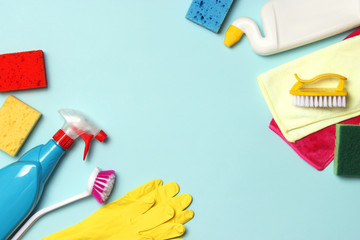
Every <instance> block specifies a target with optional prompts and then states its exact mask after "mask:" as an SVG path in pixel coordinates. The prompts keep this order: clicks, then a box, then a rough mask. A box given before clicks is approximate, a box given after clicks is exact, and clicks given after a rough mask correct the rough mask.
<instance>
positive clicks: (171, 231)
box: [144, 223, 185, 239]
mask: <svg viewBox="0 0 360 240" xmlns="http://www.w3.org/2000/svg"><path fill="white" fill-rule="evenodd" d="M184 233H185V227H184V225H182V224H180V223H164V224H161V225H159V226H157V227H156V228H153V229H150V230H149V231H146V232H145V233H144V234H146V235H147V236H151V237H152V238H153V239H171V238H176V237H180V236H181V235H183V234H184Z"/></svg>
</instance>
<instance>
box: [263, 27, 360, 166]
mask: <svg viewBox="0 0 360 240" xmlns="http://www.w3.org/2000/svg"><path fill="white" fill-rule="evenodd" d="M359 34H360V29H359V30H356V31H355V32H353V33H352V34H350V35H349V36H348V37H347V38H345V39H348V38H352V37H355V38H353V39H348V40H346V41H343V42H340V43H337V44H334V45H332V46H330V47H327V48H325V49H322V50H320V51H317V52H315V53H312V54H309V55H307V56H304V57H302V58H299V59H297V60H294V61H292V62H289V63H287V64H284V65H282V66H280V67H278V68H275V69H273V70H271V71H269V72H266V73H264V74H262V75H260V76H259V77H258V82H259V85H260V88H261V91H262V93H263V95H264V97H265V100H266V102H267V104H268V106H269V108H270V111H271V113H272V114H273V116H274V119H275V120H274V119H273V120H272V121H271V123H270V129H272V130H273V131H274V132H275V133H277V134H278V135H279V136H280V137H282V138H283V139H284V140H285V142H287V143H288V144H289V145H290V146H291V147H292V148H293V149H294V150H295V151H296V152H297V153H298V154H299V156H300V157H302V158H303V159H304V160H305V161H306V162H308V163H309V164H311V165H312V166H314V167H315V168H316V169H317V170H323V169H324V168H325V167H326V166H327V165H328V164H329V163H330V162H331V160H332V158H333V156H334V146H335V124H336V123H338V122H340V121H341V123H343V124H359V122H360V117H358V115H360V94H359V93H358V92H357V91H356V89H357V88H358V87H359V86H360V81H359V79H358V75H360V74H359V72H357V69H356V62H357V60H359V57H360V56H359V53H360V45H359V43H360V37H356V36H357V35H359ZM356 55H357V56H356ZM295 73H297V74H298V75H299V76H301V77H303V78H312V77H313V76H316V75H319V74H321V73H338V74H343V75H344V76H346V77H347V78H348V80H349V81H347V83H346V88H347V89H348V91H349V98H348V107H347V108H345V109H343V108H338V109H336V108H301V107H294V106H292V104H291V95H290V94H289V89H290V88H291V87H292V85H293V84H294V83H295V82H296V79H295V78H294V74H295ZM351 80H352V81H351ZM350 81H351V82H350Z"/></svg>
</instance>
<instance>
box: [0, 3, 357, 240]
mask: <svg viewBox="0 0 360 240" xmlns="http://www.w3.org/2000/svg"><path fill="white" fill-rule="evenodd" d="M264 3H265V0H260V1H253V0H238V1H235V2H234V4H233V6H232V8H231V11H230V12H229V15H228V16H227V18H226V20H225V23H224V28H223V29H222V30H221V31H220V33H219V34H218V35H216V34H213V33H212V32H209V31H207V30H206V29H204V28H202V27H200V26H198V25H196V24H192V23H191V22H189V21H188V20H186V19H185V18H184V16H185V14H186V12H187V10H188V8H189V6H190V4H191V0H186V1H160V0H154V1H148V0H146V1H145V0H140V1H114V0H109V1H92V0H90V1H89V0H87V1H84V0H78V1H58V0H54V1H45V0H33V1H18V0H13V1H4V0H1V1H0V11H1V14H0V21H1V22H2V24H1V25H0V32H1V38H0V53H8V52H17V51H25V50H33V49H42V50H43V51H44V52H45V58H46V70H47V77H48V81H49V87H48V88H47V89H39V90H28V91H18V92H14V93H13V94H14V95H15V96H16V97H18V98H19V99H21V100H23V101H24V102H26V103H28V104H29V105H31V106H33V107H35V108H36V109H38V110H39V111H40V112H42V113H43V117H42V118H41V119H40V121H39V123H38V125H37V126H36V128H35V129H34V131H33V132H32V134H31V135H30V137H29V139H28V140H27V141H26V143H25V145H24V146H23V148H22V149H21V150H20V152H19V154H18V156H21V154H23V153H25V152H26V151H27V150H29V149H31V148H32V147H34V146H36V145H38V144H41V143H45V142H46V141H48V139H49V137H51V136H52V135H53V134H54V133H55V132H56V131H57V130H58V129H59V128H60V127H61V126H62V124H63V121H62V118H61V117H60V115H59V114H58V113H57V110H58V109H60V108H66V107H68V108H74V109H78V110H80V111H82V112H84V113H87V115H89V116H90V117H91V118H92V119H94V121H96V122H97V123H98V125H100V126H101V127H102V128H103V130H104V131H105V132H106V133H108V135H109V139H108V141H107V142H105V143H104V144H102V143H99V142H94V143H93V148H92V149H91V151H90V153H89V156H88V159H87V160H86V161H85V162H83V160H82V156H83V148H84V143H83V142H79V141H77V142H76V143H75V144H74V145H73V146H72V149H71V150H70V151H69V152H68V153H67V154H66V155H65V156H64V157H63V158H62V160H61V161H60V163H59V164H58V166H57V169H55V172H54V174H53V176H52V178H51V179H50V180H49V182H48V185H47V186H46V187H45V190H44V193H43V198H42V199H41V201H40V203H39V208H42V207H45V206H48V205H49V204H52V203H55V202H57V201H59V200H62V199H64V198H66V197H69V196H72V195H75V194H77V193H80V192H82V191H84V190H85V189H86V185H87V179H88V177H89V175H90V173H91V171H92V170H93V168H94V167H95V166H99V167H101V168H102V169H115V170H116V171H117V176H118V181H117V184H116V188H115V191H114V192H113V194H112V196H111V198H110V200H115V199H117V198H119V197H121V196H123V195H124V194H125V193H127V192H128V191H130V190H132V189H134V188H136V187H137V186H139V185H141V184H143V183H145V182H147V181H149V180H152V179H155V178H161V179H163V181H164V182H170V181H175V182H178V183H179V185H180V187H181V193H190V194H192V195H193V198H194V200H193V203H192V204H191V206H190V208H191V209H193V210H194V211H195V218H194V219H193V220H192V221H191V222H189V223H188V224H186V227H187V234H186V235H185V238H186V239H187V240H195V239H207V240H210V239H211V240H218V239H246V240H253V239H256V240H263V239H268V240H281V239H284V240H285V239H286V240H287V239H291V240H297V239H299V240H303V239H307V240H313V239H314V240H315V239H316V240H318V239H327V240H332V239H340V240H342V239H346V240H351V239H359V238H360V228H359V227H358V226H359V215H360V204H359V202H360V191H359V186H360V181H359V179H349V178H340V177H337V176H335V175H334V174H333V163H331V164H330V165H329V166H328V168H326V169H325V170H324V171H322V172H318V171H316V170H315V169H314V168H313V167H311V166H310V165H308V164H307V163H306V162H305V161H303V160H302V159H301V158H300V157H299V156H298V155H297V154H296V153H295V152H294V151H293V150H292V149H291V148H290V147H289V146H287V145H286V144H285V143H284V142H283V141H282V140H281V139H280V138H279V137H278V136H277V135H276V134H274V133H273V132H272V131H271V130H269V129H268V125H269V123H270V120H271V115H270V112H269V110H268V109H267V106H266V104H265V101H264V99H263V97H262V95H261V93H260V90H259V87H258V84H257V82H256V79H255V78H256V76H258V75H259V74H260V73H263V72H264V71H267V70H269V69H271V68H274V67H276V66H278V65H280V64H283V63H285V62H288V61H289V60H292V59H295V58H297V57H300V56H303V55H305V54H307V53H310V52H313V51H315V50H317V49H321V48H323V47H325V46H328V45H330V44H332V43H335V42H338V41H340V40H341V39H342V38H343V37H344V36H346V35H347V34H348V33H349V32H347V33H343V34H340V35H338V36H335V37H332V38H329V39H326V40H323V41H320V42H317V43H314V44H310V45H307V46H304V47H301V48H297V49H294V50H291V51H287V52H284V53H281V54H277V55H273V56H267V57H262V56H258V55H256V54H255V53H254V52H253V51H252V50H251V48H250V45H249V42H248V40H247V38H246V37H245V38H243V39H242V40H241V41H240V42H239V43H238V44H237V45H236V46H235V47H234V48H231V49H229V48H227V47H225V46H224V44H223V39H224V34H225V30H226V28H227V27H228V26H229V24H230V23H231V22H232V21H233V20H234V19H235V18H237V17H239V16H250V17H252V18H254V19H255V20H256V21H257V22H259V21H260V15H259V12H260V8H261V6H262V5H263V4H264ZM7 96H8V93H1V95H0V101H1V102H3V101H5V99H6V97H7ZM0 159H1V160H0V165H1V166H5V165H7V164H9V163H12V162H13V161H14V160H16V159H17V158H12V157H10V156H8V155H6V154H5V153H2V152H1V153H0ZM99 207H100V206H99V204H98V203H97V202H96V201H95V199H92V198H88V199H85V200H83V201H80V202H77V203H74V204H72V205H69V206H67V207H65V208H63V209H61V210H57V211H56V212H53V213H49V214H47V215H46V216H44V217H42V218H41V219H40V220H39V221H38V222H37V223H36V224H35V225H34V226H33V227H32V228H31V230H30V231H29V232H28V233H27V234H26V236H25V237H24V239H25V240H26V239H29V240H33V239H39V238H40V237H44V236H46V235H48V234H51V233H53V232H55V231H58V230H60V229H63V228H65V227H67V226H70V225H73V224H75V223H77V222H78V221H80V220H82V219H84V218H85V217H86V216H88V215H90V213H92V212H93V211H95V210H96V209H98V208H99Z"/></svg>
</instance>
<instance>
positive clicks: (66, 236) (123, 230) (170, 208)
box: [43, 180, 194, 240]
mask: <svg viewBox="0 0 360 240" xmlns="http://www.w3.org/2000/svg"><path fill="white" fill-rule="evenodd" d="M178 192H179V186H178V185H177V184H176V183H168V184H165V185H162V181H161V180H153V181H151V182H148V183H146V184H144V185H142V186H140V187H138V188H137V189H135V190H133V191H131V192H129V193H127V194H126V195H125V196H124V197H122V198H119V199H118V200H116V201H114V202H111V203H108V204H106V205H105V206H103V207H102V208H100V209H99V210H97V211H96V212H95V213H93V214H92V215H90V216H89V217H88V218H86V219H85V220H83V221H82V222H80V223H78V224H76V225H74V226H72V227H69V228H67V229H64V230H62V231H59V232H57V233H54V234H52V235H50V236H48V237H45V238H43V240H55V239H57V240H58V239H62V240H85V239H86V240H95V239H96V240H98V239H101V240H107V239H113V240H115V239H116V240H122V239H123V240H165V239H171V238H174V237H178V236H181V235H183V234H184V232H185V227H184V225H183V224H185V223H186V222H188V221H189V220H190V219H192V218H193V216H194V212H193V211H191V210H184V209H185V208H187V207H188V206H189V205H190V203H191V201H192V197H191V195H189V194H182V195H179V196H175V195H176V194H177V193H178Z"/></svg>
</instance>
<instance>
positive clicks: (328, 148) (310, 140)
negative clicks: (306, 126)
mask: <svg viewBox="0 0 360 240" xmlns="http://www.w3.org/2000/svg"><path fill="white" fill-rule="evenodd" d="M359 123H360V116H357V117H354V118H350V119H348V120H345V121H343V122H340V124H359ZM269 128H270V129H271V130H273V131H274V132H275V133H276V134H277V135H279V136H280V137H281V138H282V139H283V140H284V141H285V142H286V143H287V144H289V146H290V147H292V148H293V149H294V150H295V152H297V154H299V156H300V157H301V158H303V159H304V160H305V161H306V162H308V163H309V164H310V165H312V166H313V167H315V168H316V169H317V170H319V171H321V170H323V169H324V168H326V166H327V165H329V163H330V162H331V161H332V160H333V158H334V149H335V138H336V137H335V132H336V124H334V125H331V126H328V127H326V128H323V129H321V130H320V131H317V132H315V133H313V134H310V135H308V136H306V137H304V138H302V139H300V140H297V141H296V142H294V143H291V142H288V141H287V140H286V139H285V137H284V136H283V135H282V133H281V131H280V128H279V127H278V125H277V124H276V122H275V120H274V119H272V120H271V122H270V126H269Z"/></svg>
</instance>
